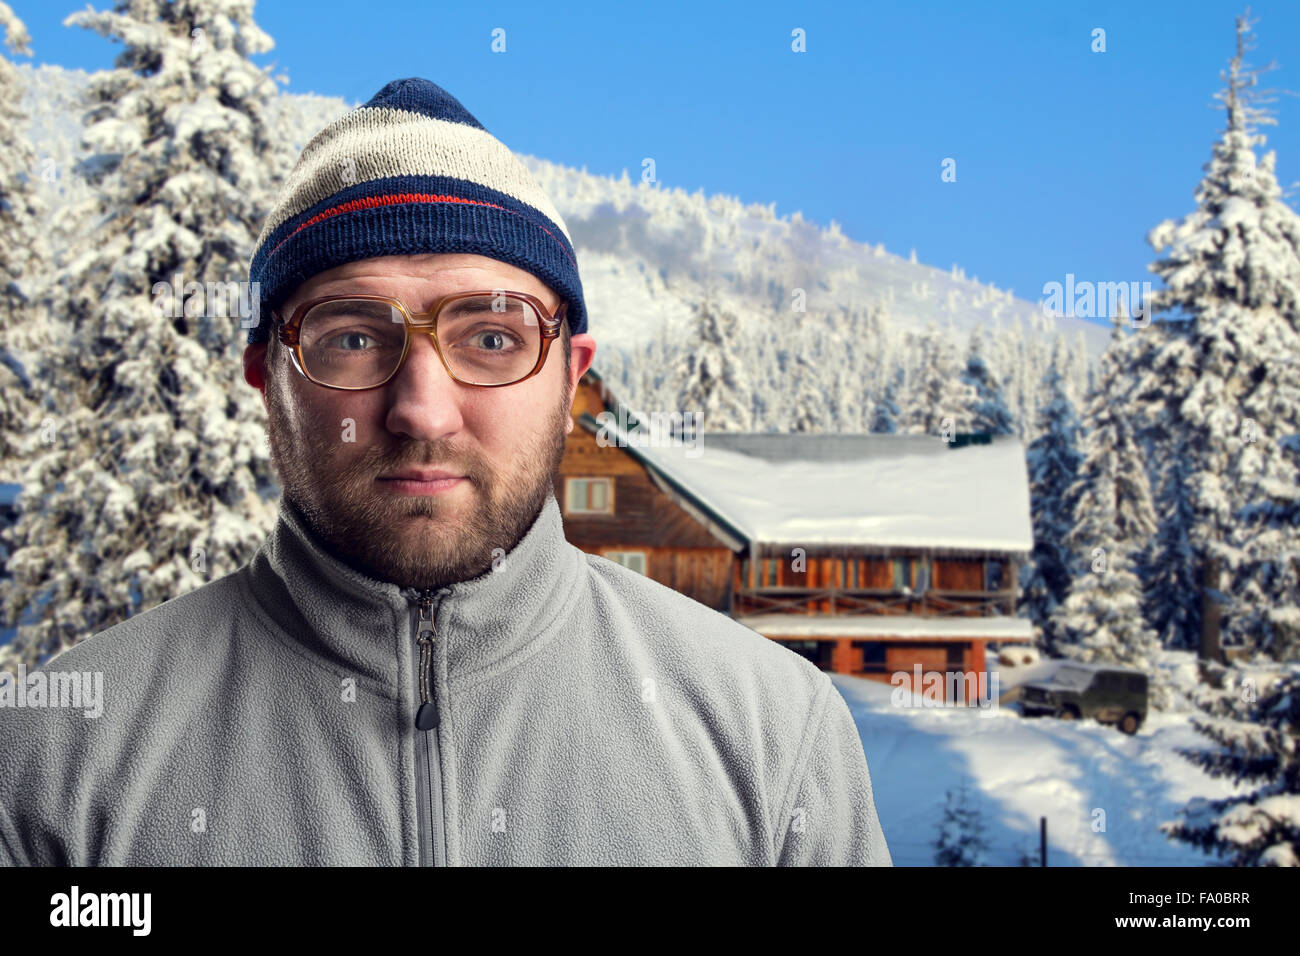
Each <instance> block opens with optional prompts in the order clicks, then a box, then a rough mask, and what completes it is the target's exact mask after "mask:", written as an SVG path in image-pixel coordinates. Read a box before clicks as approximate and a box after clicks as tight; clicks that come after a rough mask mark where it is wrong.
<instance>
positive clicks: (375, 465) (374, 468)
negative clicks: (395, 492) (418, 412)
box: [349, 442, 484, 481]
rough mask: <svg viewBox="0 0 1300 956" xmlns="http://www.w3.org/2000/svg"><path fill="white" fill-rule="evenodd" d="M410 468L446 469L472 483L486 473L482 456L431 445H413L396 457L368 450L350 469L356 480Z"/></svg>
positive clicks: (444, 446)
mask: <svg viewBox="0 0 1300 956" xmlns="http://www.w3.org/2000/svg"><path fill="white" fill-rule="evenodd" d="M408 468H444V469H446V470H447V471H452V472H455V473H456V474H460V475H464V476H465V477H466V478H468V479H469V480H471V481H478V480H479V478H480V476H481V475H482V474H483V473H484V467H483V464H482V460H481V458H480V457H479V456H476V455H474V454H472V453H469V452H466V451H463V450H453V449H452V448H451V446H449V445H439V444H437V443H428V442H419V443H416V442H410V443H408V444H407V445H405V446H403V449H402V451H401V453H399V454H397V455H390V454H387V453H384V452H383V451H375V450H374V449H370V450H367V452H366V454H364V455H362V456H361V457H360V458H359V459H358V460H357V461H356V462H354V463H353V467H352V468H351V469H349V470H351V471H353V473H354V474H355V475H356V476H357V477H365V478H373V477H375V476H377V475H387V474H392V473H393V472H395V471H402V470H405V469H408Z"/></svg>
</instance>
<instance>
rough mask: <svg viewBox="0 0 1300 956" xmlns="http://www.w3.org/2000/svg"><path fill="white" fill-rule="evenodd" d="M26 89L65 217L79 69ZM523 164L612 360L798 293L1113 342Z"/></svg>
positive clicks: (811, 304) (620, 181) (723, 215)
mask: <svg viewBox="0 0 1300 956" xmlns="http://www.w3.org/2000/svg"><path fill="white" fill-rule="evenodd" d="M19 70H20V72H21V74H22V76H23V78H24V80H25V81H26V83H27V94H26V96H25V98H24V101H23V107H24V109H25V111H26V112H27V114H28V117H29V123H30V130H31V138H32V142H33V144H34V146H35V149H36V152H37V155H38V157H39V162H38V169H37V177H38V179H40V180H41V181H42V182H43V183H44V184H45V188H46V190H47V191H48V192H47V197H46V198H47V201H48V202H49V203H50V205H51V206H52V207H57V206H58V205H60V204H62V203H66V202H68V201H70V200H71V199H74V198H77V197H78V196H80V195H82V194H83V193H84V191H85V190H86V185H85V183H84V182H83V181H81V180H80V178H79V177H78V176H77V175H76V172H75V164H76V162H77V161H78V160H79V159H81V158H83V157H84V156H85V153H84V152H83V150H82V149H81V147H80V143H79V137H80V131H81V123H80V116H79V110H78V106H77V102H78V97H79V95H80V93H81V91H82V89H84V87H85V85H86V82H87V81H88V78H89V77H88V74H87V73H85V72H84V71H82V70H69V69H64V68H63V67H59V66H52V65H43V66H39V67H32V66H28V65H21V66H19ZM280 107H281V110H282V112H281V114H280V121H279V122H278V123H277V127H278V128H279V129H280V130H281V131H282V132H283V133H284V134H285V135H286V136H287V137H288V139H289V141H290V142H291V143H292V145H293V146H294V148H295V149H298V148H301V146H302V145H303V144H304V143H306V141H307V140H308V139H309V138H310V137H311V135H312V134H313V133H315V131H316V130H317V129H319V128H320V127H321V126H323V125H324V124H325V123H327V122H329V121H330V120H331V119H333V118H334V117H336V116H338V115H339V114H341V113H342V112H344V111H345V110H346V109H347V108H348V104H346V103H345V102H344V101H343V100H341V99H338V98H332V97H323V96H317V95H314V94H290V93H282V94H281V97H280ZM521 158H522V160H523V161H524V163H525V164H526V165H527V166H528V167H529V169H530V170H531V171H532V172H533V175H534V176H536V178H537V180H538V182H539V183H540V184H541V186H542V188H543V189H545V190H546V191H547V193H548V194H549V195H550V196H551V198H552V200H553V201H554V202H555V204H556V206H557V208H558V209H559V210H560V214H561V215H563V216H564V218H565V222H566V224H567V225H568V227H569V231H570V233H571V235H572V237H573V240H574V244H575V246H576V247H577V249H578V253H579V261H580V265H581V270H582V278H583V285H584V291H585V294H586V298H587V303H588V308H589V311H590V314H591V315H592V316H593V324H592V332H593V334H594V335H596V337H597V340H598V342H599V343H600V345H601V346H603V347H605V348H606V349H608V348H610V347H616V348H619V349H622V350H632V349H635V348H639V347H641V346H643V345H644V344H645V343H646V342H647V341H648V340H651V339H657V338H660V337H665V336H666V337H668V338H669V339H670V340H673V339H677V338H678V337H679V336H683V335H686V334H688V328H689V326H690V323H691V322H692V314H693V310H692V306H693V304H694V303H696V302H698V301H700V300H701V299H703V298H704V293H705V287H706V284H707V282H708V281H709V280H711V281H712V282H713V284H714V286H715V293H716V294H717V295H718V296H719V298H720V299H721V300H722V301H724V302H725V303H726V304H727V305H728V306H729V307H730V308H731V309H732V310H733V311H734V312H735V313H736V314H737V315H738V316H741V317H742V321H744V317H745V316H750V317H758V316H766V317H772V316H776V315H780V314H782V313H785V314H788V313H789V310H790V308H791V305H790V304H791V301H792V297H793V296H794V295H795V290H798V289H802V290H803V291H804V294H805V296H806V303H807V306H806V307H807V310H808V312H809V313H812V314H816V313H823V312H824V313H827V314H830V313H832V312H835V311H837V310H838V309H839V308H841V307H848V308H854V307H858V308H867V307H870V306H872V305H875V304H883V305H884V306H885V307H886V308H887V309H888V312H889V316H890V319H891V322H892V323H893V324H894V325H895V326H899V327H902V328H905V329H910V330H915V331H917V332H920V331H921V330H922V329H923V328H924V326H925V325H926V323H928V322H931V321H933V322H936V323H938V324H939V325H940V326H946V325H951V326H952V327H954V328H955V329H958V330H960V331H961V332H962V337H963V338H964V337H965V334H966V333H967V332H969V330H970V329H972V328H974V327H975V326H976V325H977V324H980V323H983V324H984V326H985V327H986V328H989V329H996V328H998V327H999V326H1005V325H1007V324H1008V323H1012V322H1018V323H1019V324H1020V325H1021V326H1022V327H1023V328H1024V329H1025V331H1026V333H1027V334H1031V335H1041V336H1044V337H1048V336H1051V337H1054V336H1055V334H1056V333H1057V332H1063V333H1065V335H1066V337H1067V339H1068V341H1070V342H1071V343H1072V344H1073V343H1077V342H1078V339H1079V335H1080V334H1082V336H1083V339H1084V341H1085V342H1086V344H1087V351H1088V353H1089V355H1090V357H1091V358H1094V359H1095V358H1096V357H1097V356H1098V355H1100V353H1101V351H1102V349H1103V348H1104V347H1105V344H1106V338H1107V331H1106V329H1104V328H1102V327H1101V326H1100V325H1096V324H1093V323H1090V322H1085V321H1082V320H1080V319H1075V318H1050V317H1045V316H1044V315H1043V314H1042V311H1041V309H1040V308H1039V307H1038V306H1037V305H1035V304H1034V303H1031V302H1027V301H1025V300H1024V299H1017V298H1015V297H1014V296H1013V295H1012V293H1011V291H1010V290H999V289H997V288H995V287H994V286H992V285H985V284H982V283H980V282H979V281H978V280H977V278H974V277H971V278H967V277H966V276H965V274H964V272H963V270H961V269H960V268H959V267H957V266H955V265H954V266H953V267H952V269H950V270H944V269H939V268H935V267H933V266H928V265H924V264H922V263H920V262H918V261H916V259H915V257H914V256H913V257H909V258H904V257H902V256H898V255H894V254H892V253H889V252H886V251H885V248H884V245H883V244H880V245H875V246H872V245H869V244H866V243H861V242H855V241H853V240H851V239H849V238H848V237H846V236H844V235H843V234H842V233H841V232H840V230H839V226H838V225H837V224H836V223H834V222H832V223H831V225H830V227H829V228H825V229H824V228H822V227H820V226H818V225H817V224H815V223H812V222H809V221H807V220H805V219H804V218H803V217H802V216H801V215H800V214H799V213H798V212H795V213H793V214H791V215H789V216H777V215H776V214H775V203H773V204H770V205H767V206H763V205H760V204H750V205H744V204H742V203H740V202H739V201H738V200H736V199H733V198H731V197H729V196H725V195H714V196H705V195H704V193H703V192H702V191H697V192H695V193H693V194H688V193H687V192H685V191H684V190H682V189H667V188H663V187H662V186H660V185H647V184H644V183H641V182H639V181H637V182H633V181H631V180H629V178H628V176H627V171H626V170H624V171H623V175H622V176H621V177H619V178H613V177H604V176H596V175H593V174H591V173H588V172H587V171H586V169H585V168H584V169H581V170H577V169H572V168H569V167H565V166H560V165H557V164H555V163H551V162H548V161H546V160H543V159H537V158H534V157H529V156H524V157H521Z"/></svg>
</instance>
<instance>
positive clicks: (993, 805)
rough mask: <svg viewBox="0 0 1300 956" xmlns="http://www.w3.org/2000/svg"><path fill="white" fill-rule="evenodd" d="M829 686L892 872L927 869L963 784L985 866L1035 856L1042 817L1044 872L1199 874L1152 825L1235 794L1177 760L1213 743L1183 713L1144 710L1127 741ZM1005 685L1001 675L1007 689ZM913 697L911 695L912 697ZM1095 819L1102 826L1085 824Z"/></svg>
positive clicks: (1092, 725)
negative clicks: (954, 793)
mask: <svg viewBox="0 0 1300 956" xmlns="http://www.w3.org/2000/svg"><path fill="white" fill-rule="evenodd" d="M830 678H831V680H832V681H833V682H834V684H835V686H836V687H837V688H839V691H840V693H841V694H842V695H843V696H844V699H845V700H846V701H847V702H848V705H849V710H850V711H851V712H852V713H853V717H854V719H855V720H856V721H857V725H858V730H859V732H860V733H861V735H862V746H863V750H864V751H865V752H866V755H867V763H868V766H869V767H870V770H871V780H872V785H873V787H874V789H875V796H876V809H877V812H878V813H879V815H880V823H881V826H882V827H883V828H884V831H885V839H886V841H887V842H888V843H889V850H890V854H891V855H892V857H893V859H894V863H895V865H898V866H933V865H934V848H933V841H934V839H935V836H936V834H937V832H938V825H939V822H940V820H941V818H942V815H943V807H944V804H945V801H946V797H945V792H946V791H947V790H948V789H949V788H955V787H957V786H959V785H960V784H961V783H963V782H965V783H967V784H969V786H970V790H971V797H972V802H973V804H974V805H975V806H976V807H978V809H979V810H980V811H981V816H982V818H983V821H984V825H985V831H984V838H985V840H986V841H987V842H988V845H989V849H988V853H987V856H986V861H987V863H988V864H989V865H991V866H1015V865H1017V864H1018V863H1019V860H1020V855H1021V853H1022V852H1030V853H1032V854H1034V856H1035V859H1036V858H1037V848H1038V829H1039V822H1038V821H1039V817H1043V816H1045V817H1047V837H1048V858H1047V863H1048V866H1205V865H1208V864H1212V863H1214V862H1216V861H1215V858H1213V857H1210V856H1206V855H1205V854H1204V853H1202V852H1201V851H1200V850H1196V849H1194V848H1191V847H1188V846H1187V845H1185V844H1180V843H1173V842H1171V841H1170V840H1168V839H1167V838H1166V837H1165V836H1164V835H1163V834H1162V833H1160V832H1159V830H1158V829H1157V826H1158V824H1160V823H1162V822H1164V821H1166V820H1174V819H1176V817H1177V811H1178V810H1179V809H1181V808H1182V807H1183V806H1184V805H1185V804H1186V803H1187V802H1188V801H1189V800H1190V799H1192V798H1193V797H1197V796H1200V797H1207V798H1215V797H1219V796H1226V795H1228V794H1231V793H1234V792H1236V791H1235V789H1234V787H1233V785H1232V784H1231V783H1230V782H1228V781H1227V780H1224V779H1219V780H1215V779H1211V778H1210V777H1208V776H1206V775H1205V774H1203V773H1202V772H1201V771H1200V770H1199V769H1198V768H1197V767H1196V766H1194V765H1193V764H1192V763H1191V762H1189V761H1188V760H1186V759H1185V758H1183V757H1182V756H1180V755H1179V754H1178V753H1177V752H1176V750H1175V748H1177V747H1198V748H1203V747H1208V746H1211V744H1210V743H1209V742H1208V741H1207V740H1206V739H1205V738H1204V737H1201V736H1200V735H1199V734H1197V733H1196V731H1195V729H1194V728H1193V727H1192V725H1191V723H1190V722H1189V716H1190V714H1189V713H1188V712H1186V711H1184V712H1179V713H1157V712H1154V711H1153V712H1152V713H1151V714H1150V715H1149V716H1148V719H1147V721H1146V722H1145V723H1144V724H1143V725H1142V728H1141V729H1140V730H1139V731H1138V733H1137V734H1136V735H1135V736H1133V737H1128V736H1125V735H1124V734H1122V733H1120V732H1119V731H1118V730H1116V729H1115V728H1113V727H1109V726H1104V725H1101V724H1098V723H1097V722H1096V721H1094V720H1084V721H1079V722H1066V721H1061V720H1056V719H1054V718H1025V717H1022V716H1020V714H1019V711H1018V708H1017V706H1016V705H1015V704H1007V703H1004V704H1002V705H1001V706H999V707H997V708H994V709H991V710H988V711H985V712H983V715H981V712H980V711H978V710H975V709H973V708H961V707H954V708H934V707H928V708H927V707H919V706H916V707H899V706H895V705H894V704H892V703H891V693H892V692H893V690H894V689H893V688H892V687H890V685H888V684H883V683H879V682H876V681H869V680H865V679H862V678H858V677H849V676H847V675H843V674H831V675H830ZM1010 683H1011V682H1010V681H1009V680H1007V679H1006V678H1005V677H1004V678H1003V679H1002V688H1001V689H1002V690H1003V691H1005V690H1006V689H1007V687H1008V685H1009V684H1010ZM914 700H915V699H914ZM1097 810H1102V811H1104V812H1105V817H1104V824H1105V828H1104V830H1101V829H1100V826H1099V827H1098V829H1097V830H1096V831H1094V820H1100V819H1101V817H1100V815H1099V814H1097V813H1096V812H1095V811H1097Z"/></svg>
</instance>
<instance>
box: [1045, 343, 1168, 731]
mask: <svg viewBox="0 0 1300 956" xmlns="http://www.w3.org/2000/svg"><path fill="white" fill-rule="evenodd" d="M1120 327H1121V326H1120V321H1119V320H1117V321H1116V322H1115V326H1114V332H1113V334H1112V337H1111V343H1110V346H1109V347H1108V348H1107V350H1106V353H1105V354H1104V355H1103V357H1102V361H1101V368H1100V370H1099V374H1098V380H1097V383H1096V387H1095V388H1094V389H1093V392H1092V395H1091V396H1090V397H1089V402H1088V408H1087V412H1086V413H1085V427H1086V429H1087V437H1086V439H1085V442H1084V449H1083V463H1082V465H1081V467H1080V475H1079V479H1078V481H1077V482H1076V483H1075V485H1074V486H1072V487H1071V489H1070V492H1069V494H1070V495H1071V497H1074V498H1075V499H1076V503H1075V510H1074V522H1073V527H1072V528H1071V529H1070V532H1069V534H1068V536H1067V537H1066V542H1065V544H1066V548H1067V550H1068V553H1069V555H1070V561H1071V565H1072V570H1073V578H1072V580H1071V582H1070V586H1069V591H1068V593H1067V596H1066V599H1065V601H1064V602H1063V603H1062V604H1061V606H1060V607H1059V608H1057V610H1056V612H1055V614H1054V615H1053V617H1054V620H1053V622H1052V626H1053V628H1054V631H1055V633H1057V634H1059V636H1060V641H1059V646H1058V648H1057V650H1059V651H1060V652H1061V653H1063V654H1064V655H1066V656H1068V657H1072V658H1074V659H1076V660H1081V661H1085V662H1092V661H1097V662H1103V663H1111V664H1119V665H1122V666H1125V667H1134V668H1137V669H1139V670H1143V671H1146V672H1147V673H1148V674H1149V675H1150V676H1151V678H1152V680H1151V684H1150V686H1151V692H1150V695H1151V701H1152V704H1153V706H1155V707H1156V708H1157V709H1162V708H1165V707H1167V706H1169V704H1170V703H1171V702H1172V697H1171V695H1170V693H1169V691H1168V688H1167V687H1166V686H1164V684H1163V683H1162V682H1161V681H1160V679H1159V677H1160V672H1159V671H1158V669H1157V657H1158V654H1159V651H1160V644H1159V641H1158V640H1157V638H1156V635H1155V632H1154V631H1152V630H1151V628H1150V627H1149V626H1148V625H1147V623H1146V620H1145V619H1144V618H1143V616H1142V585H1141V582H1140V581H1139V579H1138V577H1137V574H1136V573H1135V570H1137V569H1138V568H1140V560H1141V557H1142V553H1143V551H1144V550H1145V548H1146V546H1147V544H1148V539H1149V538H1150V536H1151V535H1152V534H1153V533H1154V532H1155V530H1156V518H1155V512H1154V510H1153V508H1152V503H1151V491H1150V486H1149V484H1148V480H1147V473H1146V468H1145V465H1144V462H1143V460H1142V452H1141V449H1140V447H1139V445H1138V443H1137V440H1136V436H1135V428H1134V424H1133V412H1132V408H1131V407H1130V406H1128V405H1127V404H1126V403H1125V402H1124V397H1125V394H1126V391H1127V383H1126V381H1125V379H1124V375H1125V361H1126V356H1125V352H1126V351H1127V349H1126V348H1125V345H1126V343H1125V342H1124V339H1123V337H1122V335H1121V333H1120Z"/></svg>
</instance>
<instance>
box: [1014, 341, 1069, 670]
mask: <svg viewBox="0 0 1300 956" xmlns="http://www.w3.org/2000/svg"><path fill="white" fill-rule="evenodd" d="M1066 361H1067V357H1066V355H1065V350H1064V348H1063V340H1062V339H1061V337H1060V336H1058V337H1057V339H1056V347H1055V350H1054V351H1053V354H1052V363H1051V365H1049V366H1048V368H1047V374H1046V375H1045V376H1044V382H1043V390H1044V392H1045V393H1046V395H1047V396H1048V397H1047V401H1046V403H1045V404H1044V405H1043V407H1042V409H1041V410H1040V412H1039V422H1038V425H1037V429H1036V430H1037V432H1038V438H1036V439H1034V441H1033V442H1032V443H1031V444H1030V446H1029V448H1028V449H1027V450H1026V452H1025V460H1026V464H1027V465H1028V469H1029V500H1030V510H1031V514H1032V518H1033V525H1034V551H1033V555H1032V556H1031V558H1030V564H1029V568H1028V573H1027V574H1026V576H1025V579H1024V583H1023V585H1022V586H1021V590H1020V601H1019V605H1018V606H1019V608H1020V609H1021V610H1023V611H1024V612H1025V613H1026V614H1027V615H1028V617H1029V619H1030V620H1031V621H1032V622H1033V623H1034V626H1035V627H1036V628H1038V631H1039V635H1040V641H1039V643H1040V646H1041V647H1043V648H1044V649H1045V650H1048V651H1051V652H1055V651H1056V649H1057V648H1058V646H1059V644H1060V635H1059V634H1058V633H1057V632H1056V621H1055V619H1054V617H1053V613H1054V612H1055V611H1056V609H1057V607H1059V606H1060V605H1061V603H1062V602H1063V601H1064V600H1065V598H1066V595H1067V593H1068V592H1069V587H1070V581H1071V570H1072V568H1073V565H1074V561H1073V560H1072V559H1071V556H1070V552H1069V551H1068V549H1067V546H1066V538H1067V536H1068V535H1069V533H1070V530H1071V528H1072V527H1073V520H1074V507H1075V500H1074V499H1073V498H1072V497H1071V496H1070V492H1071V490H1072V489H1074V488H1075V487H1076V486H1075V482H1076V481H1077V480H1078V479H1079V477H1080V468H1081V466H1082V464H1083V456H1082V454H1081V453H1080V451H1079V444H1080V440H1081V432H1082V427H1081V426H1080V424H1079V418H1078V415H1077V413H1076V412H1075V409H1074V403H1073V402H1072V401H1071V400H1070V393H1069V387H1068V385H1067V383H1066V377H1065V363H1066Z"/></svg>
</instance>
